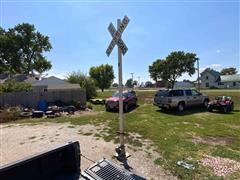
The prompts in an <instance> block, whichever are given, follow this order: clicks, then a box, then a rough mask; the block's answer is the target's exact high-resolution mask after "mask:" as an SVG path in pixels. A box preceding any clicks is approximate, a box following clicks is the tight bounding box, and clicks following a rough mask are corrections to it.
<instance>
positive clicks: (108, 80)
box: [89, 64, 114, 92]
mask: <svg viewBox="0 0 240 180" xmlns="http://www.w3.org/2000/svg"><path fill="white" fill-rule="evenodd" d="M89 74H90V76H91V78H92V79H94V81H95V83H96V85H97V87H98V88H100V89H101V90H102V92H103V91H104V89H107V88H110V86H111V84H112V82H113V79H114V72H113V67H112V66H111V65H108V64H105V65H104V64H102V65H100V66H96V67H91V68H90V71H89Z"/></svg>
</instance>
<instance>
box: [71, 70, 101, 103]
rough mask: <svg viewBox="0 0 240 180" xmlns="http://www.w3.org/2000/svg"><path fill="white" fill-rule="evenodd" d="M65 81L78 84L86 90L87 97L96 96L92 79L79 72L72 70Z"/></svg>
mask: <svg viewBox="0 0 240 180" xmlns="http://www.w3.org/2000/svg"><path fill="white" fill-rule="evenodd" d="M67 81H68V82H70V83H74V84H79V85H80V87H81V88H83V89H84V90H85V91H86V95H87V99H88V100H89V99H91V98H93V97H96V95H97V91H96V86H95V83H94V80H93V79H92V78H90V77H89V76H87V75H86V74H83V73H81V72H72V73H71V74H70V75H69V76H68V77H67Z"/></svg>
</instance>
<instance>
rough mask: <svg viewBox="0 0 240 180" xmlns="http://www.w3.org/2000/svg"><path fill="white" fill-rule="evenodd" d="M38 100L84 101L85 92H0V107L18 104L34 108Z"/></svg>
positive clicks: (82, 102) (83, 102)
mask: <svg viewBox="0 0 240 180" xmlns="http://www.w3.org/2000/svg"><path fill="white" fill-rule="evenodd" d="M39 100H45V101H47V102H55V101H59V100H60V101H62V102H65V103H69V102H71V101H80V102H81V104H85V103H86V92H85V91H83V90H64V91H47V92H11V93H2V94H0V107H5V106H18V105H21V106H23V107H32V108H35V107H36V106H37V103H38V101H39Z"/></svg>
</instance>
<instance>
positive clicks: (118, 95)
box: [112, 92, 127, 98]
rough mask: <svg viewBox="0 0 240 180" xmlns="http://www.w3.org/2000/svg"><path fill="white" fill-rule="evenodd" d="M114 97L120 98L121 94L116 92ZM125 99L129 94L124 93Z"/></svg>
mask: <svg viewBox="0 0 240 180" xmlns="http://www.w3.org/2000/svg"><path fill="white" fill-rule="evenodd" d="M112 97H118V98H119V97H120V93H119V92H116V93H114V94H113V95H112ZM123 97H124V98H126V97H127V93H123Z"/></svg>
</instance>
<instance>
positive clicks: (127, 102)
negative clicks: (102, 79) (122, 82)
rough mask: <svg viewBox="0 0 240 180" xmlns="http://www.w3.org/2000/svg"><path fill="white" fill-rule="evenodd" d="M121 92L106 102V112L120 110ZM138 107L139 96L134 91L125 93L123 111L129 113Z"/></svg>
mask: <svg viewBox="0 0 240 180" xmlns="http://www.w3.org/2000/svg"><path fill="white" fill-rule="evenodd" d="M119 97H120V95H119V92H116V93H114V94H113V95H112V97H109V98H107V99H106V100H105V108H106V111H110V110H118V109H119ZM134 106H137V96H136V93H135V92H134V91H124V92H123V110H124V112H128V111H129V108H130V107H134Z"/></svg>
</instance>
